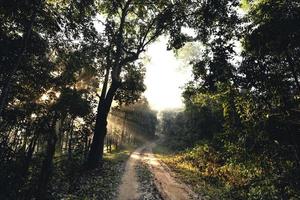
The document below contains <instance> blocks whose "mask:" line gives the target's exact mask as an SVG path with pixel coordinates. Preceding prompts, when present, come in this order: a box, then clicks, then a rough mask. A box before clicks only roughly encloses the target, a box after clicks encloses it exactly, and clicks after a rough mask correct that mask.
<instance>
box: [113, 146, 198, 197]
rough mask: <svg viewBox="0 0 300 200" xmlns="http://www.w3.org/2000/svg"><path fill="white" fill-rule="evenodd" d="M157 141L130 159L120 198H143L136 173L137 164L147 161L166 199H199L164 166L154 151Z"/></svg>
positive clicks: (121, 186) (139, 150)
mask: <svg viewBox="0 0 300 200" xmlns="http://www.w3.org/2000/svg"><path fill="white" fill-rule="evenodd" d="M154 146H155V143H148V144H146V145H144V146H142V147H140V148H138V149H137V150H136V151H134V152H133V153H132V154H131V156H130V158H129V159H128V161H127V163H126V167H125V173H124V175H123V178H122V183H121V185H120V187H119V197H118V200H141V199H142V198H141V192H140V191H139V188H141V185H139V184H140V183H138V179H137V175H136V166H137V165H140V164H141V163H142V162H143V163H145V164H146V165H147V166H148V168H149V171H150V172H151V173H152V174H153V177H154V183H155V186H153V187H156V189H157V191H158V192H159V193H160V197H161V198H162V199H164V200H198V199H201V198H199V197H197V196H196V194H195V193H193V192H192V191H191V190H190V189H189V188H188V187H187V186H186V185H185V184H183V183H180V182H178V181H177V180H176V179H175V178H174V177H173V176H172V172H171V171H170V170H169V169H168V168H167V167H166V166H163V165H162V164H161V163H160V162H159V161H158V160H157V158H156V157H155V156H154V155H153V153H152V148H153V147H154Z"/></svg>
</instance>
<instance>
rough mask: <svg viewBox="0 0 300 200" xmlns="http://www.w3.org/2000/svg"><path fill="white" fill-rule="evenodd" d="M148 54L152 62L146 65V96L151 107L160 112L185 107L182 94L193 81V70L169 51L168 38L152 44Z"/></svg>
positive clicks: (162, 38)
mask: <svg viewBox="0 0 300 200" xmlns="http://www.w3.org/2000/svg"><path fill="white" fill-rule="evenodd" d="M146 54H147V56H149V57H150V62H149V63H148V64H146V78H145V84H146V86H147V90H146V91H145V96H146V98H147V99H148V101H149V103H150V106H151V107H152V108H153V109H155V110H159V111H161V110H165V109H174V108H181V107H183V102H182V97H181V93H182V91H183V86H184V84H185V83H187V82H188V80H191V77H192V74H191V69H190V68H189V67H186V66H184V62H183V61H182V60H180V59H177V58H176V57H175V54H174V52H173V51H167V38H166V37H161V38H160V39H159V40H158V41H156V42H154V43H153V44H151V45H150V46H149V48H148V50H147V52H146Z"/></svg>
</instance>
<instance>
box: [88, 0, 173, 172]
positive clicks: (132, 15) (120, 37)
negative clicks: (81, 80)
mask: <svg viewBox="0 0 300 200" xmlns="http://www.w3.org/2000/svg"><path fill="white" fill-rule="evenodd" d="M98 3H99V5H98V6H99V12H100V13H101V14H102V16H105V18H106V19H105V21H104V22H103V24H104V26H105V34H104V35H105V43H106V44H107V46H106V48H105V49H106V51H107V54H106V58H105V60H106V62H105V69H106V75H105V79H104V82H103V84H102V91H101V95H100V100H99V104H98V109H97V117H96V125H95V131H94V136H93V142H92V144H91V149H90V152H89V156H88V161H87V164H88V166H89V167H92V168H93V167H95V166H97V164H98V163H99V161H101V160H102V156H103V147H104V138H105V136H106V133H107V127H106V126H107V116H108V113H109V110H110V107H111V105H112V102H113V99H114V97H115V94H116V92H117V90H118V89H119V88H120V87H121V86H122V84H123V83H122V79H123V74H124V73H125V74H126V73H130V71H132V70H131V69H130V67H129V66H131V67H132V66H134V64H135V61H136V60H138V58H139V56H140V54H141V53H142V52H143V51H145V49H146V47H147V46H148V45H149V44H150V43H151V42H153V41H154V40H155V39H157V38H158V37H159V36H160V35H162V34H163V33H164V32H165V31H166V28H167V27H168V25H169V23H168V22H169V21H171V20H172V12H173V10H174V4H173V3H172V2H171V1H161V0H155V1H144V2H142V3H141V2H140V1H136V0H123V1H99V2H98ZM126 66H128V67H129V68H127V69H126Z"/></svg>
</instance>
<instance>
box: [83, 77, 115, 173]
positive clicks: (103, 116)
mask: <svg viewBox="0 0 300 200" xmlns="http://www.w3.org/2000/svg"><path fill="white" fill-rule="evenodd" d="M118 88H119V83H114V82H113V83H112V84H111V86H110V88H109V90H108V92H107V95H106V97H105V98H102V95H101V98H100V101H99V104H98V111H97V117H96V125H95V130H94V136H93V141H92V144H91V149H90V152H89V155H88V160H87V167H88V168H90V169H93V168H96V167H97V166H98V165H99V164H102V159H103V151H104V142H105V136H106V134H107V117H108V113H109V110H110V107H111V104H112V101H113V98H114V96H115V93H116V91H117V89H118Z"/></svg>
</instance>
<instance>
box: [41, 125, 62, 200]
mask: <svg viewBox="0 0 300 200" xmlns="http://www.w3.org/2000/svg"><path fill="white" fill-rule="evenodd" d="M56 142H57V135H56V133H55V131H54V130H50V132H49V136H48V141H47V150H46V155H45V158H44V161H43V164H42V168H41V173H40V178H39V182H38V189H37V193H36V197H37V199H39V200H44V199H46V198H47V188H48V183H49V181H50V178H51V174H52V168H53V157H54V153H55V145H56Z"/></svg>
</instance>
